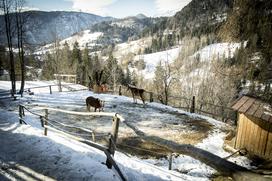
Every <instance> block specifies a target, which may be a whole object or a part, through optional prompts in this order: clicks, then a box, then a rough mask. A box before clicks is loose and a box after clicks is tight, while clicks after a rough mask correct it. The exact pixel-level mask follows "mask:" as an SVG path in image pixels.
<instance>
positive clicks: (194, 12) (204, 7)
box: [167, 0, 233, 36]
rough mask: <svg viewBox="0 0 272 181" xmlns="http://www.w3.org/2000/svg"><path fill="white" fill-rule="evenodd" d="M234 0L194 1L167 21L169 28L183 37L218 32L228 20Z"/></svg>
mask: <svg viewBox="0 0 272 181" xmlns="http://www.w3.org/2000/svg"><path fill="white" fill-rule="evenodd" d="M232 3H233V0H202V1H199V0H192V1H191V2H190V3H189V4H188V5H187V6H186V7H184V8H183V9H182V10H181V11H179V12H177V13H176V14H175V15H174V16H173V17H171V18H169V19H168V21H167V27H168V28H169V29H172V30H176V31H177V32H179V33H180V35H181V36H183V35H185V34H188V33H190V34H191V35H192V36H199V35H201V34H205V33H211V32H214V31H216V30H217V28H218V27H219V26H220V25H221V23H222V22H224V21H225V20H226V17H227V14H228V12H229V11H230V10H231V8H232Z"/></svg>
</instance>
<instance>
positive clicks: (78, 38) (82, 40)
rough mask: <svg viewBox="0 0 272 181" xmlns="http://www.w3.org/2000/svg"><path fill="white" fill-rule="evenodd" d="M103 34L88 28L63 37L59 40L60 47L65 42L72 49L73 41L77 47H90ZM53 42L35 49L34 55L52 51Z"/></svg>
mask: <svg viewBox="0 0 272 181" xmlns="http://www.w3.org/2000/svg"><path fill="white" fill-rule="evenodd" d="M101 36H103V33H102V32H94V33H92V32H90V30H85V31H81V32H79V33H77V34H75V35H73V36H71V37H69V38H66V39H63V40H61V41H60V46H61V48H62V47H63V45H64V44H65V42H66V43H67V44H68V45H69V47H70V48H71V49H72V48H73V45H74V43H75V42H78V45H79V48H80V49H84V48H85V47H86V46H88V47H92V46H95V45H96V40H97V39H98V38H99V37H101ZM52 48H53V44H52V43H51V44H47V45H45V46H43V47H41V48H39V49H38V50H37V51H35V52H34V54H36V55H41V54H45V53H46V52H52Z"/></svg>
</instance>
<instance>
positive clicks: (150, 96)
mask: <svg viewBox="0 0 272 181" xmlns="http://www.w3.org/2000/svg"><path fill="white" fill-rule="evenodd" d="M153 101H154V100H153V92H150V93H149V102H153Z"/></svg>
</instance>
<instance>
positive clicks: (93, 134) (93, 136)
mask: <svg viewBox="0 0 272 181" xmlns="http://www.w3.org/2000/svg"><path fill="white" fill-rule="evenodd" d="M92 138H93V142H95V133H94V132H92Z"/></svg>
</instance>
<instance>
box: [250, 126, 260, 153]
mask: <svg viewBox="0 0 272 181" xmlns="http://www.w3.org/2000/svg"><path fill="white" fill-rule="evenodd" d="M252 123H253V132H252V135H251V145H252V152H253V153H255V154H258V145H256V143H258V142H259V138H258V134H257V131H258V128H259V125H258V124H257V122H252Z"/></svg>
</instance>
